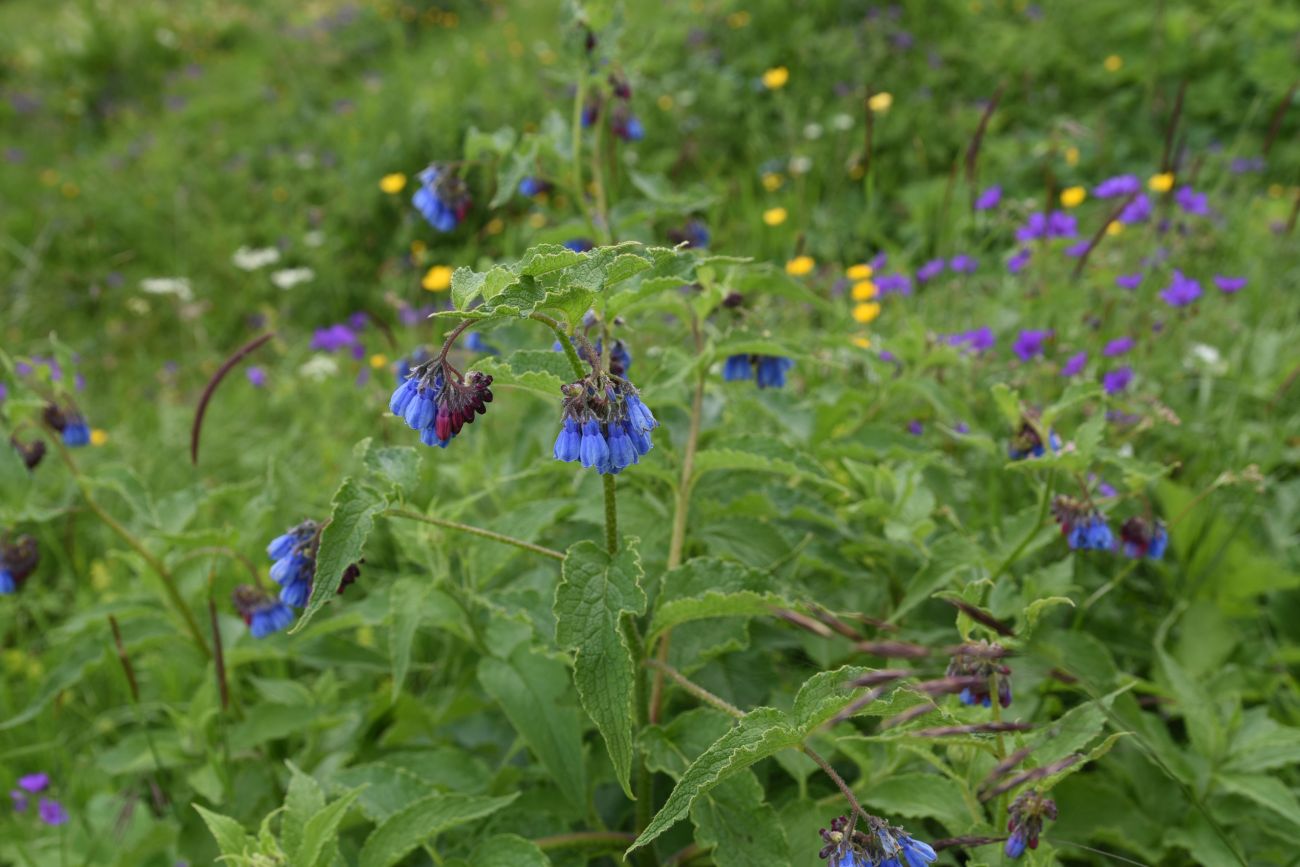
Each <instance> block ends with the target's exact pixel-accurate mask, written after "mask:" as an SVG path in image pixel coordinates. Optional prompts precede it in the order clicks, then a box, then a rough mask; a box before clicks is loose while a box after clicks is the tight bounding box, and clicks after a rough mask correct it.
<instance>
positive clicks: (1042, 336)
mask: <svg viewBox="0 0 1300 867" xmlns="http://www.w3.org/2000/svg"><path fill="white" fill-rule="evenodd" d="M1051 336H1052V332H1051V331H1038V330H1034V329H1026V330H1025V331H1021V332H1020V333H1019V334H1018V335H1016V341H1015V343H1012V344H1011V351H1012V352H1014V353H1015V354H1016V355H1017V356H1018V357H1019V358H1020V360H1021V361H1029V360H1031V359H1033V358H1034V357H1035V356H1038V355H1042V354H1043V344H1045V343H1046V342H1047V341H1048V339H1049V338H1051Z"/></svg>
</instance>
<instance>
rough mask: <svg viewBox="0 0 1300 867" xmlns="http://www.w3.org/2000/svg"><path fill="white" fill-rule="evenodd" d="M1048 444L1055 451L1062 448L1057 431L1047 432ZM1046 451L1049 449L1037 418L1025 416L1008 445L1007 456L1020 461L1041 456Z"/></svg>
mask: <svg viewBox="0 0 1300 867" xmlns="http://www.w3.org/2000/svg"><path fill="white" fill-rule="evenodd" d="M1047 445H1048V446H1049V447H1050V448H1051V449H1052V451H1054V452H1059V451H1060V450H1061V438H1060V437H1059V436H1057V435H1056V431H1054V430H1049V431H1048V432H1047ZM1046 453H1047V449H1046V448H1044V447H1043V438H1042V435H1041V434H1040V433H1039V428H1038V425H1037V423H1036V420H1035V419H1032V418H1025V419H1024V420H1023V421H1022V422H1021V424H1020V430H1018V431H1016V434H1015V436H1013V437H1012V438H1011V443H1010V444H1009V445H1008V446H1007V457H1009V458H1011V460H1013V461H1020V460H1024V459H1025V458H1029V457H1034V458H1041V457H1042V456H1043V455H1045V454H1046Z"/></svg>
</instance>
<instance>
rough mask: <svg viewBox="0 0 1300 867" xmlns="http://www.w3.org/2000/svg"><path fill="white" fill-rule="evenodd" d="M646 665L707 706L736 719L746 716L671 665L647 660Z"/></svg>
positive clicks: (655, 660)
mask: <svg viewBox="0 0 1300 867" xmlns="http://www.w3.org/2000/svg"><path fill="white" fill-rule="evenodd" d="M645 664H646V667H647V668H653V669H654V670H655V672H656V673H658V674H662V675H666V676H667V677H668V678H669V679H670V680H672V682H673V683H675V684H677V685H678V686H680V687H681V688H682V689H684V690H686V691H687V692H689V693H690V694H691V695H693V696H695V697H696V698H698V699H699V700H700V701H702V702H704V703H705V704H709V705H712V706H713V707H716V708H717V709H718V710H720V711H722V712H723V713H725V714H728V715H730V716H733V717H735V718H736V719H741V718H742V717H744V716H745V712H744V711H743V710H741V709H740V708H738V707H736V706H735V705H734V704H732V703H731V702H729V701H727V700H726V699H725V698H721V697H719V696H716V695H714V694H713V693H711V692H709V691H708V690H707V689H705V688H704V687H702V686H700V685H699V684H698V683H696V682H695V681H693V680H691V679H690V678H688V677H687V676H686V675H684V674H682V673H681V672H680V671H678V670H677V669H675V668H673V667H672V666H671V665H668V664H667V663H665V662H660V661H659V660H657V659H647V660H646V661H645Z"/></svg>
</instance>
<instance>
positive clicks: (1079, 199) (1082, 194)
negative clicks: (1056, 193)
mask: <svg viewBox="0 0 1300 867" xmlns="http://www.w3.org/2000/svg"><path fill="white" fill-rule="evenodd" d="M1086 198H1088V191H1087V190H1085V189H1084V188H1083V187H1067V188H1065V189H1064V190H1061V206H1062V207H1065V208H1077V207H1079V206H1080V205H1082V204H1083V200H1084V199H1086Z"/></svg>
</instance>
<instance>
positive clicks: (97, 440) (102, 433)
mask: <svg viewBox="0 0 1300 867" xmlns="http://www.w3.org/2000/svg"><path fill="white" fill-rule="evenodd" d="M106 442H108V431H106V430H101V429H100V428H95V429H94V430H92V431H91V432H90V444H91V445H92V446H102V445H103V444H104V443H106Z"/></svg>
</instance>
